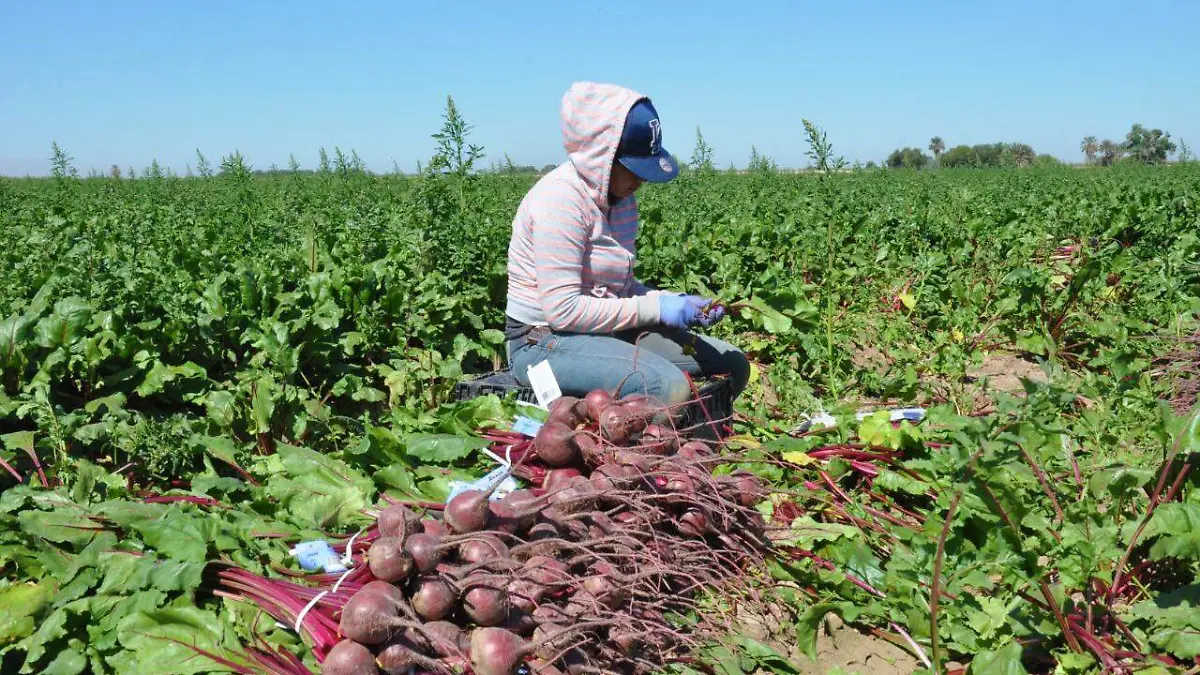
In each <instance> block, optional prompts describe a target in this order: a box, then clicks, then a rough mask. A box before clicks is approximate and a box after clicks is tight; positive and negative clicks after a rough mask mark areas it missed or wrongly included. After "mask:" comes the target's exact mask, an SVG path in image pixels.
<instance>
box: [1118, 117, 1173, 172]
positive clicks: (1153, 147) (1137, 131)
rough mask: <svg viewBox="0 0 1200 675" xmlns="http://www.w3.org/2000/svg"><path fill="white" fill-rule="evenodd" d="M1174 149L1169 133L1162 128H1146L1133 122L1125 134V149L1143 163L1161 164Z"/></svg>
mask: <svg viewBox="0 0 1200 675" xmlns="http://www.w3.org/2000/svg"><path fill="white" fill-rule="evenodd" d="M1175 149H1176V146H1175V142H1174V141H1172V140H1171V134H1169V133H1166V132H1164V131H1163V130H1162V129H1147V128H1146V127H1144V126H1142V125H1140V124H1135V125H1133V128H1132V129H1130V130H1129V133H1128V134H1126V135H1125V151H1126V152H1128V153H1129V155H1130V156H1131V157H1133V158H1134V159H1136V160H1137V161H1139V162H1141V163H1143V164H1162V163H1163V162H1166V161H1167V156H1168V155H1170V154H1171V153H1173V152H1175Z"/></svg>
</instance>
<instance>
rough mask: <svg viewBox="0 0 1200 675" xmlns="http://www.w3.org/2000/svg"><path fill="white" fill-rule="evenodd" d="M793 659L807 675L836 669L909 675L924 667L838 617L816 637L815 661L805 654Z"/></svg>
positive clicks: (869, 674) (872, 674) (867, 674)
mask: <svg viewBox="0 0 1200 675" xmlns="http://www.w3.org/2000/svg"><path fill="white" fill-rule="evenodd" d="M792 658H793V660H794V661H795V663H796V664H797V665H799V666H800V672H802V673H804V674H805V675H828V673H829V672H830V671H832V670H833V669H834V668H835V667H837V668H840V669H841V671H842V672H843V673H846V674H847V675H852V674H853V673H858V675H909V673H912V672H914V671H916V670H917V669H919V668H921V663H920V662H919V661H917V660H916V659H915V658H913V656H912V655H911V654H909V653H908V652H906V651H904V650H903V649H901V648H900V647H897V646H896V645H894V644H892V643H890V642H888V641H887V640H883V639H881V638H877V637H875V636H874V635H870V634H867V633H862V632H860V631H859V630H857V629H856V628H854V627H853V626H847V625H846V624H844V623H842V622H841V621H840V620H839V619H838V618H837V616H835V615H831V616H829V617H828V619H826V623H825V627H824V629H823V630H821V631H820V632H819V633H818V634H817V660H816V662H815V663H814V662H813V661H810V660H809V659H808V657H807V656H804V655H802V654H794V655H793V656H792Z"/></svg>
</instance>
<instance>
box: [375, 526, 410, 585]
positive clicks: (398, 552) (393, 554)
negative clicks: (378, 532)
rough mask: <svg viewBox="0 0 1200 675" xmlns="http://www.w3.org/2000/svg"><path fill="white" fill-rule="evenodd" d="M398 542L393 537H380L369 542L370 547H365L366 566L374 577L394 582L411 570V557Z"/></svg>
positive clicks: (401, 578)
mask: <svg viewBox="0 0 1200 675" xmlns="http://www.w3.org/2000/svg"><path fill="white" fill-rule="evenodd" d="M399 544H400V541H399V540H398V539H396V538H394V537H382V538H380V539H376V540H375V541H373V542H371V547H370V548H369V549H367V567H369V568H370V570H371V574H373V575H374V576H375V578H376V579H380V580H382V581H387V582H390V583H395V582H397V581H401V580H403V579H404V578H405V577H407V576H408V574H409V572H411V571H412V568H413V560H412V557H411V556H409V555H408V554H407V553H405V552H404V550H403V549H401V548H400V546H399Z"/></svg>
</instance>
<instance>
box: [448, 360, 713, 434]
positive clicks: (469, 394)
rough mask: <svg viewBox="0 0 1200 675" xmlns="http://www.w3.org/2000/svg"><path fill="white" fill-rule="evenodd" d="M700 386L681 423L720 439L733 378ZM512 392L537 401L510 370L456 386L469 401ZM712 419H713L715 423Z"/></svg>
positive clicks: (694, 431)
mask: <svg viewBox="0 0 1200 675" xmlns="http://www.w3.org/2000/svg"><path fill="white" fill-rule="evenodd" d="M697 389H698V390H699V396H698V397H697V398H698V400H696V401H692V402H691V403H689V404H688V406H687V407H686V408H685V409H684V410H683V412H682V414H681V415H680V417H681V420H680V424H679V426H680V428H683V429H687V430H688V434H689V435H690V436H693V437H696V438H701V439H708V440H717V439H718V438H720V437H722V436H724V435H725V433H726V427H727V426H729V425H730V423H731V421H732V420H731V418H732V417H733V396H732V394H733V390H732V388H731V385H730V381H729V378H727V377H720V378H715V379H712V380H707V381H702V382H698V383H697ZM512 393H515V394H516V398H517V400H520V401H525V402H527V403H537V396H536V395H535V394H534V393H533V389H532V388H531V387H524V386H521V384H520V383H519V382H517V378H516V377H515V376H514V375H513V374H512V371H510V370H498V371H494V372H491V373H486V374H483V375H479V376H476V377H474V378H471V379H467V380H463V381H461V382H459V383H458V384H457V385H456V386H455V388H454V395H455V398H456V399H457V400H459V401H469V400H471V399H474V398H478V397H480V396H487V395H488V394H495V395H497V396H499V397H500V398H505V397H506V396H508V395H509V394H512ZM701 402H702V403H703V406H701ZM706 410H707V411H708V414H707V415H705V411H706ZM709 419H711V420H712V423H711V424H710V423H709ZM714 426H715V428H714Z"/></svg>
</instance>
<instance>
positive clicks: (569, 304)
mask: <svg viewBox="0 0 1200 675" xmlns="http://www.w3.org/2000/svg"><path fill="white" fill-rule="evenodd" d="M642 98H645V96H644V95H642V94H640V93H638V92H636V91H632V90H630V89H626V88H624V87H618V86H615V85H610V84H597V83H594V82H578V83H575V84H573V85H572V86H571V87H570V89H568V90H567V93H566V94H565V95H564V96H563V99H562V106H561V109H560V114H561V117H562V132H563V145H564V147H565V148H566V150H567V157H568V160H569V161H567V162H566V163H565V164H563V165H561V166H559V167H558V168H557V169H555V170H554V171H551V172H550V173H549V174H547V175H546V176H543V177H542V178H541V180H539V181H538V182H537V184H536V185H534V186H533V188H532V189H531V190H530V191H529V193H528V194H527V195H526V196H525V198H524V199H523V200H522V201H521V204H520V206H519V207H518V209H517V213H516V216H515V217H514V218H513V225H512V227H513V230H512V239H511V241H510V242H509V247H508V301H507V310H506V311H507V313H508V315H509V316H510V317H512V318H513V319H516V320H517V321H520V322H522V323H525V324H530V325H535V326H549V327H551V328H552V329H554V330H558V331H566V332H577V333H611V332H614V331H619V330H623V329H628V328H639V327H643V326H648V325H653V324H657V323H659V310H658V295H659V292H658V291H654V290H651V289H650V288H648V287H646V286H645V285H644V284H642V283H641V282H640V281H638V280H637V279H635V278H634V277H633V267H634V263H635V262H636V260H637V257H636V247H635V240H636V238H637V232H638V206H637V200H636V199H635V198H634V197H629V198H628V199H625V200H622V201H621V202H618V203H617V204H615V205H613V206H612V207H611V208H610V206H609V203H608V183H609V176H610V175H611V171H612V165H613V161H614V156H615V155H616V151H617V144H618V142H619V141H620V140H621V131H622V128H623V127H624V125H625V116H626V114H627V113H628V112H629V109H630V108H631V107H632V106H633V104H634V103H636V102H637V101H639V100H640V99H642Z"/></svg>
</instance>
